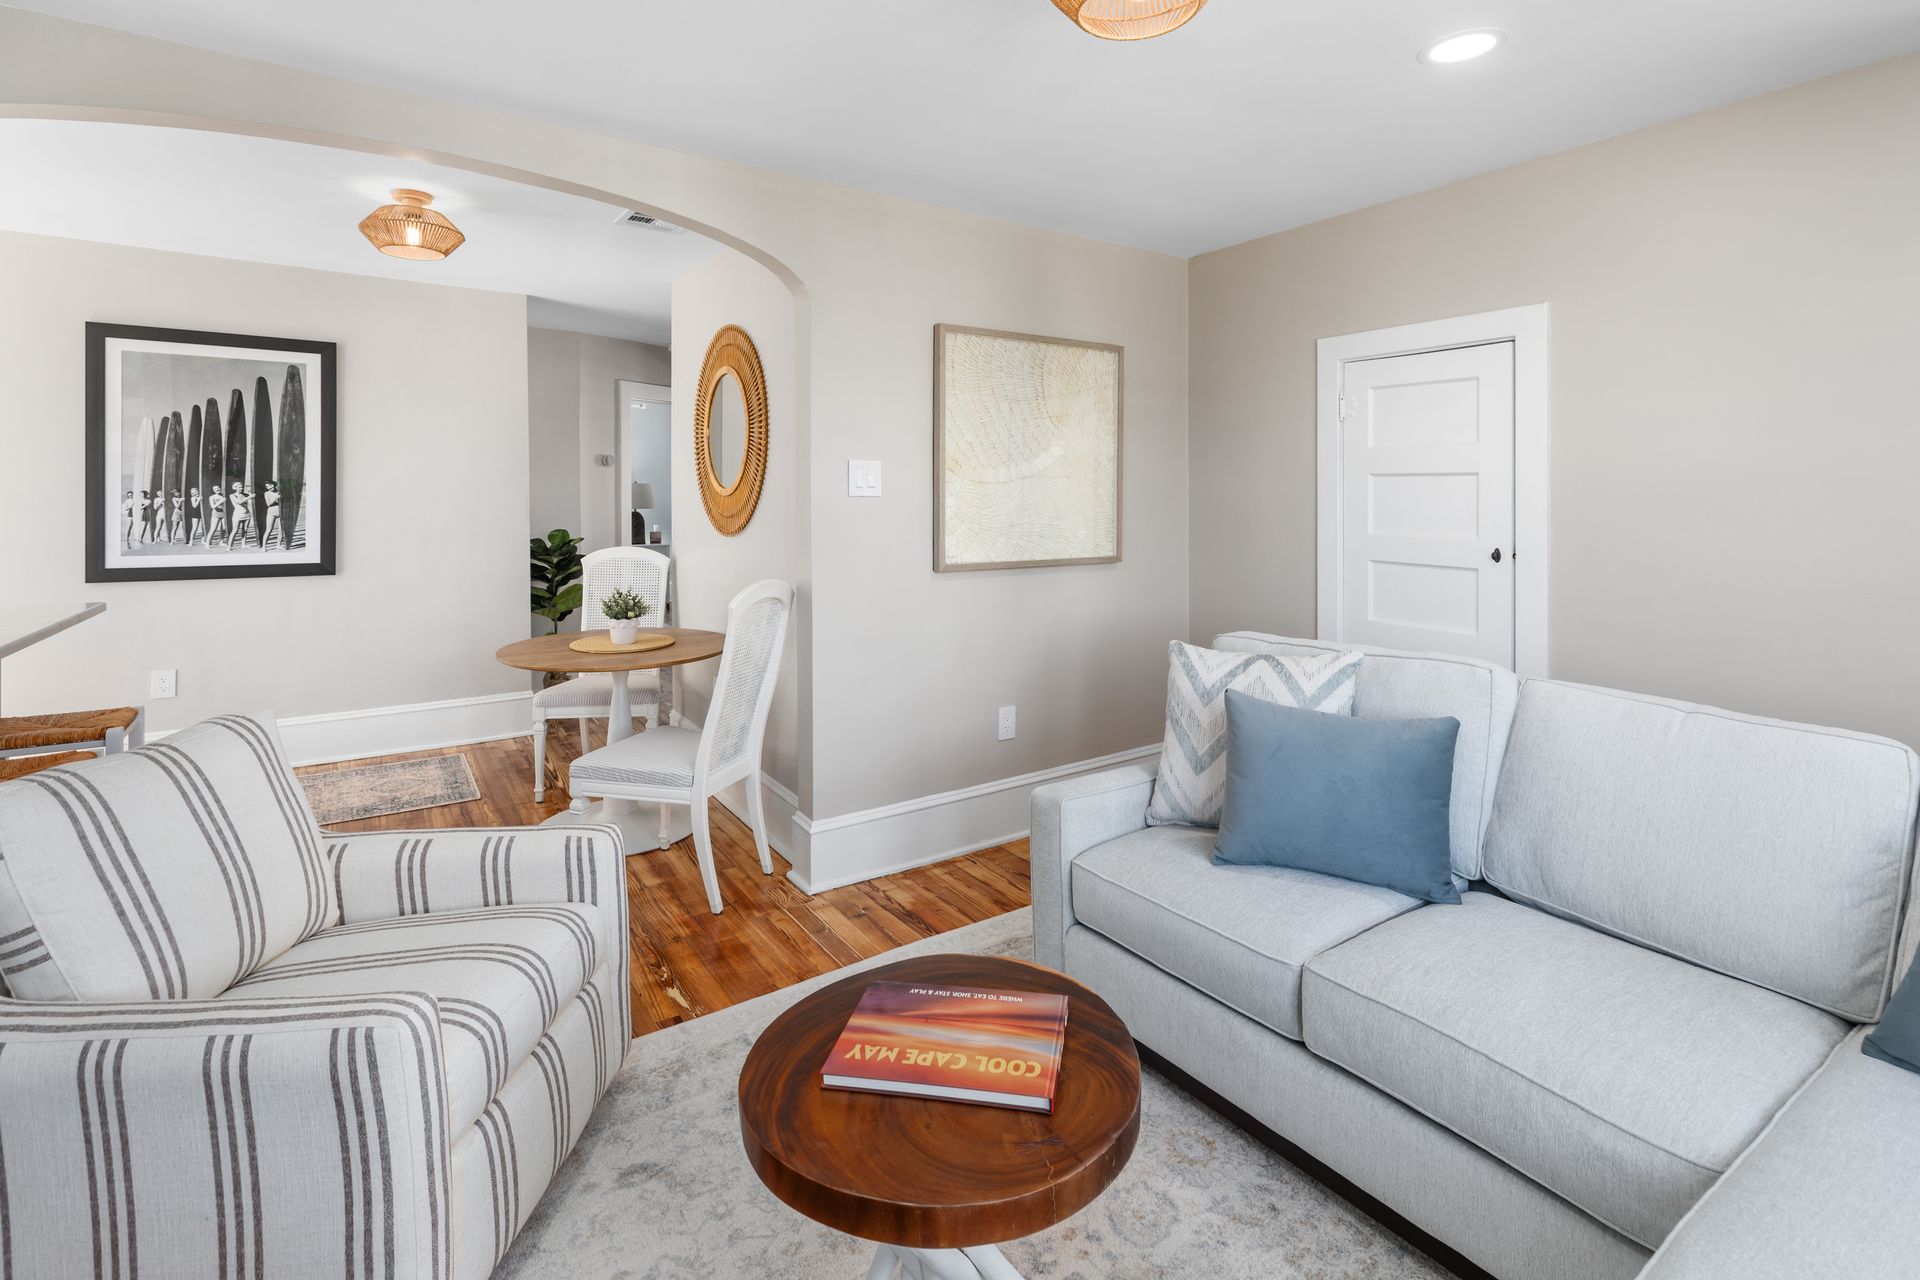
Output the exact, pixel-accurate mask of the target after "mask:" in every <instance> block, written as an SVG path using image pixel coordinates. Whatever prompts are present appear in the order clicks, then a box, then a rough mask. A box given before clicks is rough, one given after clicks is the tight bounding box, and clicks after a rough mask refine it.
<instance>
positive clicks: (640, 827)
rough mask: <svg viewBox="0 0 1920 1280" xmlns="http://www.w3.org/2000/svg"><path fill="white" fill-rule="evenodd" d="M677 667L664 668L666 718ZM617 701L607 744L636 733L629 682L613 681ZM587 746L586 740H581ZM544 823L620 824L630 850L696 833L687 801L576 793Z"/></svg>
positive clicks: (663, 713)
mask: <svg viewBox="0 0 1920 1280" xmlns="http://www.w3.org/2000/svg"><path fill="white" fill-rule="evenodd" d="M672 681H673V668H672V667H662V668H660V703H659V706H660V709H659V711H658V713H657V714H658V715H660V717H661V718H662V720H663V721H664V719H665V718H666V717H667V716H669V715H671V714H672V710H671V709H672V707H673V684H672ZM612 683H613V703H612V705H611V706H609V707H608V715H607V744H608V745H609V746H611V745H612V744H614V743H616V742H619V741H621V740H623V739H626V738H631V737H632V736H633V700H632V699H631V698H630V697H629V696H628V694H627V682H626V681H625V680H624V679H617V678H616V679H615V680H614V681H613V682H612ZM580 745H581V746H583V747H584V746H585V745H586V744H585V743H581V744H580ZM540 825H541V826H543V827H580V826H614V827H618V828H620V833H621V835H622V836H623V837H624V841H623V844H624V846H625V848H626V851H627V852H628V853H630V854H631V853H646V852H648V851H650V850H653V849H665V848H666V847H668V846H669V845H672V844H674V843H676V842H678V841H681V840H685V839H686V838H687V837H689V836H691V835H692V834H693V812H692V810H690V809H688V808H687V807H686V806H685V805H666V804H663V805H658V806H655V805H642V804H640V803H639V802H638V801H635V800H599V801H589V800H588V799H587V798H586V797H585V796H575V797H574V799H573V803H572V804H570V805H568V806H567V808H566V810H565V811H564V812H561V813H556V814H554V815H553V816H552V817H551V818H548V819H547V820H546V821H545V822H543V823H541V824H540Z"/></svg>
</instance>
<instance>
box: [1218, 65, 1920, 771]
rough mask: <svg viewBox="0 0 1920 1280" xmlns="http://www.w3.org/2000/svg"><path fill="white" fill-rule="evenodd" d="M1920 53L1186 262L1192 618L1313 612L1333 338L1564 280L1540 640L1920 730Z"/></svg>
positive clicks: (1246, 618) (1671, 684)
mask: <svg viewBox="0 0 1920 1280" xmlns="http://www.w3.org/2000/svg"><path fill="white" fill-rule="evenodd" d="M1916 122H1920V56H1913V57H1906V58H1901V59H1897V60H1894V61H1891V62H1885V63H1881V64H1878V65H1876V66H1871V67H1866V68H1862V69H1860V70H1856V71H1851V72H1847V73H1844V74H1841V75H1837V76H1832V77H1830V78H1828V79H1824V80H1819V81H1815V82H1813V83H1811V84H1807V85H1803V86H1800V87H1798V88H1794V89H1788V90H1785V91H1783V92H1780V93H1775V94H1771V95H1769V96H1767V97H1763V98H1759V99H1755V100H1753V101H1750V102H1744V103H1739V104H1736V105H1734V106H1729V107H1725V108H1721V109H1719V110H1715V111H1710V112H1706V113H1704V114H1701V115H1697V116H1693V117H1691V118H1688V119H1684V120H1680V121H1676V122H1674V123H1671V124H1665V125H1660V126H1658V127H1655V128H1650V129H1645V130H1642V131H1640V132H1638V133H1632V134H1627V135H1624V136H1622V137H1617V138H1613V139H1611V140H1609V141H1606V142H1601V143H1597V144H1594V145H1592V146H1588V147H1584V148H1581V149H1579V150H1576V151H1570V152H1566V153H1563V154H1561V155H1556V156H1551V157H1548V158H1545V159H1542V160H1537V161H1534V162H1531V163H1529V164H1524V165H1519V166H1516V167H1514V168H1511V169H1506V170H1503V171H1501V172H1498V173H1493V174H1488V175H1486V176H1484V177H1479V178H1474V179H1471V180H1469V181H1465V182H1460V183H1457V184H1455V185H1453V186H1450V187H1445V188H1442V189H1440V190H1437V191H1432V192H1428V193H1426V194H1423V195H1418V196H1413V197H1410V198H1408V199H1405V200H1398V201H1395V202H1393V203H1391V204H1385V205H1381V206H1378V207H1376V208H1372V209H1367V210H1363V211H1361V212H1358V213H1353V214H1349V215H1346V216H1344V217H1340V218H1334V219H1331V220H1329V221H1326V222H1322V223H1318V224H1316V225H1313V226H1309V227H1303V228H1301V229H1299V230H1295V231H1289V232H1285V233H1283V234H1280V235H1275V236H1269V237H1266V238H1264V239H1261V240H1255V241H1252V242H1249V243H1247V244H1244V245H1240V246H1237V247H1234V248H1231V249H1224V250H1221V251H1220V252H1218V253H1212V254H1207V255H1205V256H1203V257H1200V258H1197V259H1195V260H1194V262H1193V264H1192V308H1193V312H1192V314H1193V333H1192V352H1193V355H1192V384H1193V399H1192V405H1193V433H1192V464H1193V490H1194V501H1193V542H1192V548H1191V555H1190V565H1191V573H1192V591H1193V624H1192V626H1193V631H1194V633H1195V634H1196V635H1198V636H1209V635H1211V634H1213V633H1214V632H1215V631H1218V630H1222V629H1229V628H1234V627H1259V628H1263V629H1268V630H1274V631H1281V632H1289V633H1293V634H1300V635H1311V634H1312V632H1313V627H1314V598H1315V593H1314V519H1315V517H1314V492H1315V486H1314V474H1315V473H1314V342H1315V340H1316V339H1318V338H1321V337H1326V336H1330V335H1335V334H1342V333H1351V332H1355V331H1359V330H1365V329H1374V328H1379V327H1382V326H1387V325H1396V324H1403V323H1408V322H1412V321H1419V320H1429V319H1435V318H1438V317H1443V316H1453V315H1460V314H1464V313H1470V312H1479V311H1488V310H1493V309H1497V308H1501V307H1510V306H1515V305H1519V304H1522V303H1534V302H1546V303H1548V304H1550V305H1551V308H1552V324H1553V334H1552V416H1553V492H1552V503H1553V517H1552V518H1553V556H1552V566H1551V573H1552V591H1551V601H1552V609H1551V612H1552V655H1551V662H1552V671H1553V674H1554V675H1556V676H1559V677H1563V678H1567V679H1572V680H1580V681H1586V682H1591V683H1597V684H1606V685H1616V686H1622V687H1625V688H1629V689H1637V690H1643V691H1646V692H1651V693H1658V694H1665V695H1671V696H1675V697H1681V698H1688V699H1695V700H1699V701H1703V702H1710V703H1717V704H1720V705H1725V706H1730V707H1734V708H1738V709H1741V710H1746V711H1752V712H1759V713H1764V714H1772V715H1777V716H1783V717H1788V718H1793V719H1805V720H1812V721H1817V722H1822V723H1831V724H1839V725H1845V726H1849V727H1853V728H1859V729H1866V730H1873V731H1878V732H1882V733H1887V734H1891V735H1893V736H1895V737H1898V738H1902V739H1904V740H1906V741H1908V742H1913V743H1920V681H1916V680H1914V679H1913V678H1912V673H1913V663H1914V657H1913V653H1914V640H1915V637H1916V636H1920V557H1917V556H1916V554H1915V548H1916V546H1920V503H1916V502H1915V500H1914V483H1915V477H1916V476H1917V475H1920V430H1916V429H1915V428H1916V413H1915V403H1916V393H1915V385H1914V369H1915V367H1916V365H1915V351H1916V350H1920V307H1917V306H1916V296H1920V235H1916V233H1915V225H1916V224H1915V211H1916V209H1920V162H1917V161H1916V150H1915V141H1916V136H1917V135H1916Z"/></svg>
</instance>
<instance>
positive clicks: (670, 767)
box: [567, 727, 700, 795]
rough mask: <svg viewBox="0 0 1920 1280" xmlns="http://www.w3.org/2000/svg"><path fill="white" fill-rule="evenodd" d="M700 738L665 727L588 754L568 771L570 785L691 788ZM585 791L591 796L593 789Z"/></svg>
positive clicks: (639, 734)
mask: <svg viewBox="0 0 1920 1280" xmlns="http://www.w3.org/2000/svg"><path fill="white" fill-rule="evenodd" d="M699 750H700V735H699V734H697V733H695V732H694V731H693V730H691V729H681V728H677V727H662V728H656V729H649V730H647V731H646V732H645V733H636V734H634V735H633V736H632V737H631V738H622V739H621V740H620V741H619V742H613V743H609V744H607V745H606V746H604V747H601V748H599V749H598V750H596V751H589V752H587V753H586V754H585V755H583V756H581V757H580V758H579V759H578V760H575V761H574V762H573V767H572V768H570V769H569V770H568V771H567V778H568V786H569V787H570V788H579V787H580V786H581V784H582V783H595V782H617V783H621V784H624V785H626V786H630V787H691V786H692V785H693V757H694V754H695V753H696V752H698V751H699ZM585 792H586V794H588V795H592V794H593V793H594V792H593V788H592V787H591V786H587V787H586V788H585Z"/></svg>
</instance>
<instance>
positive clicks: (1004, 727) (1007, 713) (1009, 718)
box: [1000, 707, 1013, 742]
mask: <svg viewBox="0 0 1920 1280" xmlns="http://www.w3.org/2000/svg"><path fill="white" fill-rule="evenodd" d="M1012 736H1013V708H1012V707H1002V708H1000V741H1002V742H1005V741H1006V740H1007V739H1009V738H1011V737H1012Z"/></svg>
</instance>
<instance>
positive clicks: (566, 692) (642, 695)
mask: <svg viewBox="0 0 1920 1280" xmlns="http://www.w3.org/2000/svg"><path fill="white" fill-rule="evenodd" d="M627 696H628V697H629V698H631V699H632V700H633V705H634V707H635V708H636V709H638V708H639V707H642V706H652V705H655V704H657V703H658V702H659V701H660V678H659V677H658V676H656V675H654V673H653V672H651V671H634V672H629V673H628V675H627ZM612 703H613V677H612V676H610V675H607V674H606V673H604V672H598V671H596V672H589V673H588V674H586V675H583V676H576V677H574V678H573V679H572V680H562V681H561V682H560V683H559V684H554V685H548V686H547V687H546V688H544V689H542V690H541V691H540V692H538V693H536V694H534V695H533V705H534V706H535V707H537V708H539V709H541V710H543V711H554V710H558V709H560V708H562V707H583V708H584V707H602V708H604V707H608V706H611V705H612Z"/></svg>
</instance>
